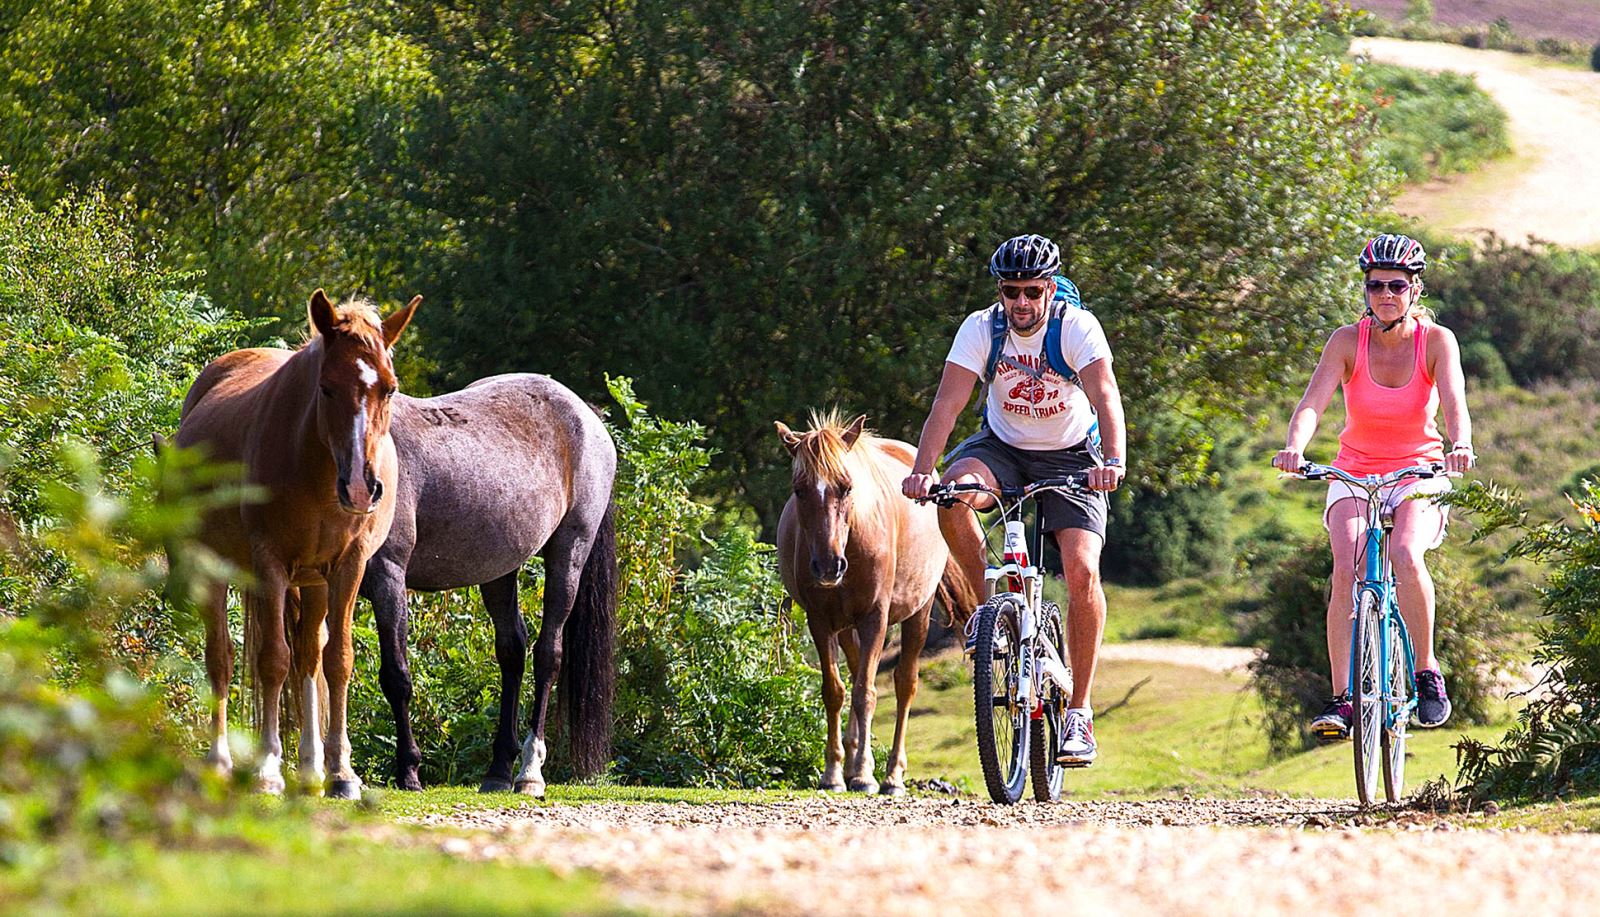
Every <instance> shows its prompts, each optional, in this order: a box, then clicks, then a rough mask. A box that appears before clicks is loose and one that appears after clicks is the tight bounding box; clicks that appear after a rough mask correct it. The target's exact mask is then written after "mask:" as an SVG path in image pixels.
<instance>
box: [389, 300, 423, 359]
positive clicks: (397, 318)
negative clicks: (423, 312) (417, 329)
mask: <svg viewBox="0 0 1600 917" xmlns="http://www.w3.org/2000/svg"><path fill="white" fill-rule="evenodd" d="M420 305H422V297H421V296H413V297H411V302H409V303H407V304H406V307H405V308H404V309H401V310H400V311H398V312H395V313H393V314H391V315H390V316H389V317H388V318H386V319H384V320H383V339H384V341H386V342H388V344H389V346H390V347H393V346H394V342H395V341H398V340H400V332H402V331H404V330H406V326H407V325H409V324H411V316H413V315H415V314H417V306H420Z"/></svg>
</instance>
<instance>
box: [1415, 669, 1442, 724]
mask: <svg viewBox="0 0 1600 917" xmlns="http://www.w3.org/2000/svg"><path fill="white" fill-rule="evenodd" d="M1416 674H1417V725H1418V726H1421V727H1423V728H1424V729H1432V728H1433V727H1435V726H1443V725H1444V721H1445V720H1448V719H1449V718H1450V695H1448V694H1446V693H1445V691H1444V676H1443V675H1441V674H1439V670H1438V669H1423V670H1422V671H1420V672H1418V673H1416Z"/></svg>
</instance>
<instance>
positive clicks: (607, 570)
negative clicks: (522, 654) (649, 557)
mask: <svg viewBox="0 0 1600 917" xmlns="http://www.w3.org/2000/svg"><path fill="white" fill-rule="evenodd" d="M616 514H617V505H616V503H615V502H612V503H611V504H609V505H608V506H607V507H606V514H605V516H604V517H603V518H602V519H601V520H600V528H599V530H598V531H596V532H595V536H594V543H593V544H592V545H590V546H589V559H588V560H586V561H584V564H583V574H582V576H581V578H580V579H579V581H578V595H577V598H576V600H575V601H574V602H573V604H572V614H571V616H569V617H568V618H567V624H566V627H565V628H563V630H562V637H563V639H562V644H563V647H562V652H561V675H560V679H561V705H562V706H563V707H565V708H566V713H567V733H568V735H570V736H571V742H572V766H573V770H574V771H575V772H576V773H577V775H578V776H579V777H591V776H594V775H595V774H598V773H600V772H601V771H603V770H605V766H606V762H607V761H608V760H610V758H611V708H612V704H613V703H614V702H615V700H616V694H617V659H616V644H617V527H616Z"/></svg>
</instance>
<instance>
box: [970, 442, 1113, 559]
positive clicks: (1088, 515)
mask: <svg viewBox="0 0 1600 917" xmlns="http://www.w3.org/2000/svg"><path fill="white" fill-rule="evenodd" d="M959 459H976V460H977V461H980V462H982V463H983V465H984V467H986V468H988V469H989V473H990V474H992V475H994V478H995V480H996V481H999V482H1000V486H1001V487H1022V486H1023V485H1025V484H1032V483H1033V482H1034V481H1042V480H1044V479H1045V478H1057V477H1060V476H1062V475H1065V474H1073V473H1075V472H1079V471H1085V470H1087V469H1090V468H1095V467H1098V466H1099V465H1100V450H1099V449H1097V448H1095V446H1094V445H1093V444H1091V443H1090V442H1089V441H1088V440H1084V441H1083V442H1081V443H1079V444H1078V445H1076V446H1071V447H1068V448H1066V449H1046V450H1035V449H1018V448H1017V447H1016V446H1013V445H1011V444H1009V443H1006V442H1003V441H1001V439H1000V438H999V437H998V436H995V435H994V432H993V431H991V430H989V429H988V428H985V429H983V430H980V431H978V433H976V434H975V435H973V436H972V437H970V438H968V439H967V440H966V441H964V442H963V443H961V445H959V446H957V447H956V448H955V449H954V450H953V451H952V452H951V453H950V455H949V456H948V457H947V458H946V461H945V467H946V468H949V467H950V466H951V465H954V464H955V463H956V461H957V460H959ZM1107 505H1108V503H1107V499H1106V495H1105V494H1104V493H1103V492H1100V491H1095V492H1092V493H1086V494H1065V493H1060V492H1051V493H1047V494H1043V495H1041V496H1040V497H1039V524H1040V526H1041V527H1042V528H1043V529H1044V531H1046V532H1054V531H1057V530H1058V529H1085V530H1087V531H1090V532H1093V533H1095V534H1096V535H1099V536H1100V540H1101V541H1102V542H1103V541H1105V537H1106V507H1107Z"/></svg>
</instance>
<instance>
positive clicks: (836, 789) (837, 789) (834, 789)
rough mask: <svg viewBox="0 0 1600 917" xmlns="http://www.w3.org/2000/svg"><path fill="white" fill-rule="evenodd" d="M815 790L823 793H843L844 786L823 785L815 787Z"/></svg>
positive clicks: (838, 784) (841, 784) (839, 784)
mask: <svg viewBox="0 0 1600 917" xmlns="http://www.w3.org/2000/svg"><path fill="white" fill-rule="evenodd" d="M817 789H819V790H822V791H823V792H824V793H843V792H844V784H843V783H824V784H822V785H821V786H819V787H817Z"/></svg>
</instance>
